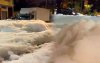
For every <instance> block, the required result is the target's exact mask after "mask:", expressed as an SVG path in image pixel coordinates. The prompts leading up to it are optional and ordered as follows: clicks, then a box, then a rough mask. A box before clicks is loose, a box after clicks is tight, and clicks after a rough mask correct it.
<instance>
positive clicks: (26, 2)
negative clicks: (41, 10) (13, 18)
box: [14, 0, 55, 11]
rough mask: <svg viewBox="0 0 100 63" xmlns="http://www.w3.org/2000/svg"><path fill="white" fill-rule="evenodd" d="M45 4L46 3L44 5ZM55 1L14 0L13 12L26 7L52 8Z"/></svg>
mask: <svg viewBox="0 0 100 63" xmlns="http://www.w3.org/2000/svg"><path fill="white" fill-rule="evenodd" d="M46 2H47V3H46ZM54 5H55V0H14V10H15V11H19V10H20V8H28V7H45V6H47V8H49V7H54Z"/></svg>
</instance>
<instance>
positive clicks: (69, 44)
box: [52, 21, 100, 63]
mask: <svg viewBox="0 0 100 63" xmlns="http://www.w3.org/2000/svg"><path fill="white" fill-rule="evenodd" d="M58 34H59V36H56V40H55V46H54V47H55V48H54V53H53V58H52V63H100V60H99V59H100V23H99V22H94V21H81V22H78V23H74V24H72V25H69V26H65V27H64V28H63V29H62V30H61V31H60V32H59V33H58ZM58 34H57V35H58Z"/></svg>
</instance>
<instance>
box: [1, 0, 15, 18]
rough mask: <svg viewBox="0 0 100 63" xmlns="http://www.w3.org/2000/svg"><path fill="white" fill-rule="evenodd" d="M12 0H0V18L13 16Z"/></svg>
mask: <svg viewBox="0 0 100 63" xmlns="http://www.w3.org/2000/svg"><path fill="white" fill-rule="evenodd" d="M13 6H14V5H13V0H0V20H1V19H8V18H11V17H12V16H13Z"/></svg>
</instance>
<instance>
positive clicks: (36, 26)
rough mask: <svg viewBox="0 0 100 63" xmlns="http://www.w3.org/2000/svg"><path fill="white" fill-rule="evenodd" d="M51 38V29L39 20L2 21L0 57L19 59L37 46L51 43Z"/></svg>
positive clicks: (0, 26) (0, 27)
mask: <svg viewBox="0 0 100 63" xmlns="http://www.w3.org/2000/svg"><path fill="white" fill-rule="evenodd" d="M53 36H54V34H53V31H52V29H51V27H49V25H48V23H45V22H44V21H41V20H36V21H33V20H30V21H3V20H2V21H0V57H1V58H3V59H4V60H10V56H11V57H13V55H14V56H16V57H19V56H21V55H23V54H26V53H32V52H34V50H36V49H37V48H38V47H37V46H38V45H41V44H44V43H48V42H50V41H52V40H53ZM9 52H10V54H9ZM17 55H18V56H17ZM15 59H16V58H15Z"/></svg>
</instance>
